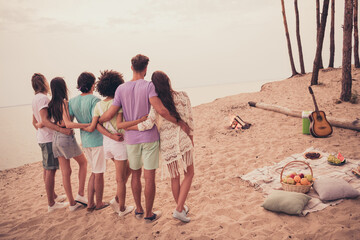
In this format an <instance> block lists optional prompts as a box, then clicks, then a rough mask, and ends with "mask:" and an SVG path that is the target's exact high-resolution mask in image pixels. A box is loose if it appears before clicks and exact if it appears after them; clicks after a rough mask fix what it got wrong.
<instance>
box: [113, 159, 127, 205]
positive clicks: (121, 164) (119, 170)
mask: <svg viewBox="0 0 360 240" xmlns="http://www.w3.org/2000/svg"><path fill="white" fill-rule="evenodd" d="M114 163H115V168H116V184H117V193H116V195H117V199H118V200H117V201H118V203H119V207H120V211H122V212H123V211H125V197H126V181H127V177H128V170H127V168H128V163H127V160H125V161H114Z"/></svg>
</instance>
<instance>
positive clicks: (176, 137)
mask: <svg viewBox="0 0 360 240" xmlns="http://www.w3.org/2000/svg"><path fill="white" fill-rule="evenodd" d="M173 99H174V103H175V107H176V110H177V112H178V113H179V114H180V118H181V119H182V120H183V121H184V122H186V123H187V124H188V125H189V127H190V129H191V130H190V135H193V129H194V123H193V116H192V111H191V104H190V99H189V97H188V95H187V94H186V92H174V93H173ZM154 124H156V126H157V128H158V131H159V133H160V156H161V159H162V160H163V161H164V162H163V163H164V164H171V163H172V162H175V161H180V162H181V163H182V164H181V165H182V167H183V168H184V167H185V168H184V169H185V170H186V166H187V165H188V164H186V161H185V160H184V159H183V155H184V154H185V153H186V152H188V151H190V150H192V149H193V145H192V142H191V139H190V138H189V136H188V135H187V134H186V133H185V132H184V131H183V130H181V128H180V127H179V126H178V125H176V124H174V123H172V122H170V121H168V120H166V119H164V118H163V117H162V116H160V115H159V114H158V113H157V112H156V111H155V109H154V108H153V107H151V108H150V112H149V115H148V119H147V120H145V121H144V122H141V123H139V124H138V125H137V126H138V129H139V131H145V130H148V129H151V128H152V127H153V126H154ZM180 162H179V163H180ZM191 163H192V162H191ZM170 175H172V174H171V173H170Z"/></svg>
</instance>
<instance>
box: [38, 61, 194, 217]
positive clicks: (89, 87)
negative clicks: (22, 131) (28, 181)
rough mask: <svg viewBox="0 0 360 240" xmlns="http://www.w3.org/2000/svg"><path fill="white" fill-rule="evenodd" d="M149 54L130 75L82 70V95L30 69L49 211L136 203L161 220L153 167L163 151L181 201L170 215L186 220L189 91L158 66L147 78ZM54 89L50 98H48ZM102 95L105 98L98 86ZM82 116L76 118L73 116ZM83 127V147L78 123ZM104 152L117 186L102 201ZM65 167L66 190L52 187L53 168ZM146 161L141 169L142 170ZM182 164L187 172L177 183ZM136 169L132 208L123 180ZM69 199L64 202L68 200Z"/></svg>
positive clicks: (118, 208) (123, 209)
mask: <svg viewBox="0 0 360 240" xmlns="http://www.w3.org/2000/svg"><path fill="white" fill-rule="evenodd" d="M148 63H149V58H148V57H146V56H144V55H141V54H138V55H136V56H135V57H133V58H132V59H131V69H132V71H133V78H132V80H131V81H128V82H124V79H123V76H122V75H121V74H120V73H119V72H116V71H113V70H111V71H108V70H106V71H103V72H101V76H100V77H99V81H96V78H95V76H94V74H92V73H89V72H83V73H81V74H80V76H79V77H78V80H77V87H78V89H79V91H80V92H81V94H80V95H78V96H76V97H74V98H72V99H70V100H69V99H68V91H67V86H66V83H65V81H64V79H63V78H60V77H56V78H54V79H52V80H51V81H50V87H49V84H48V82H47V80H46V78H45V77H44V76H43V75H42V74H39V73H35V74H34V75H33V76H32V79H31V82H32V87H33V89H34V91H35V97H34V99H33V102H32V108H33V125H34V127H35V128H36V130H37V140H38V143H39V146H40V148H41V151H42V157H43V161H42V162H43V168H44V182H45V188H46V193H47V199H48V211H49V212H52V211H54V210H56V209H61V208H65V207H67V206H68V208H69V210H70V211H75V210H77V209H79V208H81V207H82V206H87V210H88V211H93V210H100V209H103V208H105V207H107V206H111V207H112V209H113V210H114V211H115V212H116V213H118V215H119V216H121V217H122V216H125V215H127V214H129V213H131V212H132V211H133V210H134V209H135V211H134V212H135V217H137V218H144V219H145V220H146V221H147V222H152V221H156V220H157V219H158V218H159V217H160V216H161V211H153V204H154V199H155V192H156V185H155V173H156V169H157V168H158V167H159V157H160V156H161V159H162V161H163V164H164V166H165V165H166V166H167V169H168V172H169V175H170V177H171V190H172V194H173V197H174V199H175V202H176V208H175V210H174V211H173V217H174V218H176V219H179V220H181V221H183V222H189V221H190V218H189V217H188V216H187V214H188V212H189V208H188V207H187V206H186V205H185V200H186V198H187V195H188V192H189V190H190V186H191V183H192V179H193V176H194V166H193V149H194V143H193V129H194V125H193V118H192V112H191V104H190V100H189V97H188V96H187V94H186V93H185V92H177V91H174V90H173V89H172V88H171V82H170V79H169V77H168V76H167V75H166V74H165V73H164V72H161V71H156V72H154V73H153V74H152V77H151V81H146V80H144V77H145V75H146V73H147V66H148ZM50 90H51V99H49V98H48V96H47V95H48V94H50ZM95 90H96V91H97V92H99V94H100V95H101V96H103V97H104V99H103V100H100V99H99V98H98V97H96V96H94V95H93V92H94V91H95ZM74 117H75V118H76V120H77V122H73V118H74ZM74 128H80V136H81V143H82V148H80V146H79V145H78V143H77V141H76V139H75V136H74V132H73V129H74ZM71 158H73V159H75V161H76V162H77V163H78V164H79V172H78V179H79V186H78V192H77V195H76V197H75V198H74V196H73V193H72V186H71V179H70V176H71V172H72V170H71V165H70V159H71ZM106 159H111V160H112V161H113V162H114V164H115V170H116V184H117V188H116V189H117V191H116V195H115V197H114V198H113V199H112V200H111V201H110V202H109V203H107V202H104V201H103V191H104V173H105V171H106ZM88 163H89V164H90V167H91V176H90V177H89V182H88V188H87V197H85V195H84V194H85V193H84V192H85V181H86V175H87V164H88ZM59 165H60V169H61V173H62V179H63V186H64V189H65V193H66V196H64V195H61V196H58V195H57V194H56V193H55V191H54V185H55V172H56V170H57V169H58V168H59ZM142 168H144V171H142ZM181 168H182V169H183V171H184V178H183V181H182V182H180V171H181ZM142 174H144V179H145V188H144V195H145V208H143V206H142V202H141V193H142V184H141V176H142ZM130 175H131V189H132V193H133V197H134V202H135V207H134V206H129V205H125V196H126V183H127V180H128V178H129V176H130ZM66 198H67V199H68V202H66V203H64V202H62V201H64V200H65V199H66Z"/></svg>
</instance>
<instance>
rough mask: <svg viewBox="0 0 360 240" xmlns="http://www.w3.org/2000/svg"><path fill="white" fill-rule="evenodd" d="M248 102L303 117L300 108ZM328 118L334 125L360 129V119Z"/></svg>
mask: <svg viewBox="0 0 360 240" xmlns="http://www.w3.org/2000/svg"><path fill="white" fill-rule="evenodd" d="M248 104H249V106H250V107H256V108H261V109H264V110H269V111H273V112H278V113H282V114H285V115H288V116H292V117H298V118H301V117H302V111H300V110H292V109H289V108H287V107H282V106H279V105H273V104H267V103H262V102H259V103H257V102H253V101H250V102H248ZM326 119H327V120H328V121H329V123H330V124H331V125H332V126H334V127H340V128H347V129H352V130H356V131H360V121H359V120H358V119H355V120H353V121H350V120H348V119H338V118H334V117H331V116H328V117H326Z"/></svg>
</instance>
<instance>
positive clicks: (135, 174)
mask: <svg viewBox="0 0 360 240" xmlns="http://www.w3.org/2000/svg"><path fill="white" fill-rule="evenodd" d="M140 178H141V168H140V169H138V170H132V177H131V190H132V193H133V196H134V201H135V205H136V212H138V213H141V212H144V209H143V208H142V206H141V189H142V186H141V180H140Z"/></svg>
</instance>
